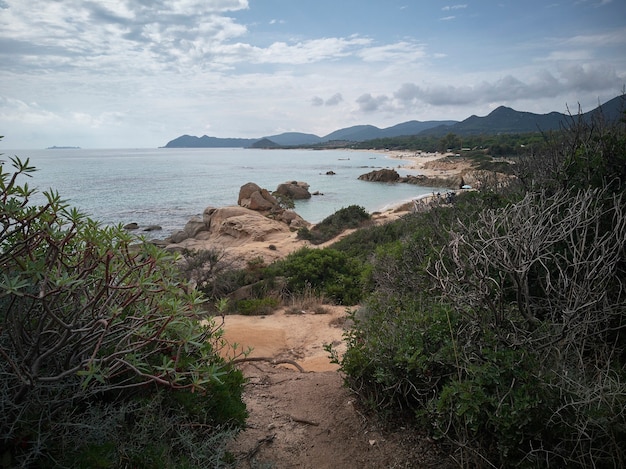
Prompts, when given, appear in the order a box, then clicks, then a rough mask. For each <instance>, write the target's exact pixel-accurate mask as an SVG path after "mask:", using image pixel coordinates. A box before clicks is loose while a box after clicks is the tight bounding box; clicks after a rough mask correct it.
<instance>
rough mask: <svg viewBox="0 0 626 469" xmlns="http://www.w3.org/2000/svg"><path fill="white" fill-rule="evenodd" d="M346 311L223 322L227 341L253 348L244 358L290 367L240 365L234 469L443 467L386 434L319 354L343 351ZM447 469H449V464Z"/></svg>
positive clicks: (424, 443) (426, 447) (424, 445)
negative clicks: (331, 348)
mask: <svg viewBox="0 0 626 469" xmlns="http://www.w3.org/2000/svg"><path fill="white" fill-rule="evenodd" d="M344 320H345V309H344V308H343V307H333V308H330V309H329V312H328V314H308V313H304V314H297V315H293V314H287V313H286V312H285V311H284V310H281V311H279V312H277V313H275V314H274V315H271V316H264V317H243V316H227V317H226V323H225V331H226V338H227V339H228V340H229V341H231V342H237V343H238V344H241V346H242V347H244V348H245V347H248V346H250V347H254V351H253V353H252V354H250V355H249V357H256V358H260V357H273V358H275V359H277V360H278V361H281V360H293V361H295V362H297V363H298V365H300V366H301V367H302V368H303V369H304V370H305V371H304V372H300V371H298V370H297V369H296V367H295V366H292V365H290V364H271V363H269V362H267V361H250V362H244V363H241V364H240V365H239V366H241V368H242V370H243V372H244V374H245V375H246V377H247V378H248V379H249V382H248V384H247V385H246V390H245V395H244V399H245V402H246V405H247V407H248V411H249V413H250V417H249V419H248V422H247V425H248V426H247V429H246V430H245V431H243V432H242V433H241V434H240V435H239V436H238V437H237V439H236V440H235V441H233V442H232V444H231V446H230V448H229V449H230V451H231V452H232V453H233V455H234V456H235V458H236V459H237V467H239V468H274V469H283V468H310V469H319V468H346V469H351V468H355V469H356V468H422V467H424V468H425V467H438V468H439V467H446V466H445V465H444V462H445V461H444V459H443V458H442V456H441V455H439V454H438V453H437V448H436V446H435V445H434V444H433V443H432V442H430V441H429V440H428V439H426V438H418V437H416V436H415V435H409V434H408V433H407V432H406V431H403V429H401V428H400V429H396V430H395V431H393V432H389V431H384V430H383V429H382V428H381V426H380V425H377V424H376V422H375V420H373V419H371V418H368V417H366V415H365V414H364V413H363V411H362V410H361V409H360V408H359V405H358V402H357V400H356V399H355V396H354V395H353V394H352V393H351V392H350V391H349V390H348V389H347V388H346V387H344V386H343V378H342V376H341V375H340V373H339V371H337V366H336V365H334V364H331V363H330V360H329V358H328V354H327V352H326V351H324V349H323V346H324V344H326V343H334V344H335V345H336V346H337V347H338V348H339V349H341V347H342V342H341V338H342V333H343V325H344V322H345V321H344ZM447 467H450V465H449V464H448V466H447Z"/></svg>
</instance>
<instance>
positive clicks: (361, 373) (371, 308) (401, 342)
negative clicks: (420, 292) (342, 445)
mask: <svg viewBox="0 0 626 469" xmlns="http://www.w3.org/2000/svg"><path fill="white" fill-rule="evenodd" d="M351 319H352V320H353V321H354V326H353V327H352V328H351V329H350V330H348V331H347V332H346V334H345V339H346V342H347V346H348V347H347V351H346V352H345V354H344V356H343V357H342V359H341V360H339V359H338V355H337V354H336V353H335V354H334V358H335V360H336V361H337V362H338V363H340V364H341V369H342V371H343V372H344V373H346V381H347V383H348V384H349V385H350V387H351V389H353V390H354V391H356V392H357V394H359V396H360V397H361V399H362V400H363V401H364V402H365V403H366V404H367V406H368V407H369V408H371V409H373V410H376V411H377V412H379V413H383V414H384V415H385V416H387V417H404V418H407V417H410V415H411V414H412V413H415V412H416V411H417V410H418V409H421V408H423V407H424V406H425V405H426V404H427V403H428V401H429V400H430V399H432V398H433V396H434V395H435V394H436V392H438V391H439V390H440V389H441V388H442V386H443V385H444V384H445V383H446V382H447V381H448V380H449V379H450V376H451V374H452V372H453V370H454V349H453V337H451V327H453V326H454V324H455V323H456V318H455V316H454V313H453V312H452V311H451V310H450V308H446V307H443V306H440V305H436V304H428V303H424V304H417V303H409V304H401V303H399V302H397V303H396V304H392V303H390V302H388V301H385V302H384V303H378V304H377V303H374V302H370V303H369V305H368V306H366V307H365V308H363V309H362V310H359V311H357V312H352V313H351Z"/></svg>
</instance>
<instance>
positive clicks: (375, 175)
mask: <svg viewBox="0 0 626 469" xmlns="http://www.w3.org/2000/svg"><path fill="white" fill-rule="evenodd" d="M359 179H360V180H362V181H371V182H397V181H398V180H399V179H400V175H399V174H398V172H397V171H396V170H395V169H378V170H376V171H372V172H369V173H367V174H362V175H360V176H359Z"/></svg>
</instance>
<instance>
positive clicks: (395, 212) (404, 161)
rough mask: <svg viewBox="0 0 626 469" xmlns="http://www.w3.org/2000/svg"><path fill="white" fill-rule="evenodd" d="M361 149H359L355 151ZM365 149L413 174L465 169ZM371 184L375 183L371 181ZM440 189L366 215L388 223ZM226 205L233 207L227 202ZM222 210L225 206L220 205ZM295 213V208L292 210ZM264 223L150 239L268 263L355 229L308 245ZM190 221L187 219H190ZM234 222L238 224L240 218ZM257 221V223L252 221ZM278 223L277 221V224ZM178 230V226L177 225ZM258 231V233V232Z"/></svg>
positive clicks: (433, 157)
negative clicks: (249, 228) (250, 228)
mask: <svg viewBox="0 0 626 469" xmlns="http://www.w3.org/2000/svg"><path fill="white" fill-rule="evenodd" d="M359 151H362V150H359ZM365 151H368V152H372V153H376V154H378V155H382V156H384V157H385V158H387V159H388V160H389V161H392V162H398V163H399V164H398V165H397V167H401V168H403V169H405V170H409V171H411V172H414V173H415V175H422V176H425V177H433V178H442V179H443V178H452V177H454V176H459V175H460V174H461V173H462V172H463V171H465V170H466V169H467V165H466V164H463V165H456V166H454V167H452V168H441V167H440V166H439V165H438V164H437V163H438V162H439V160H442V159H446V161H445V162H447V157H448V156H449V154H442V153H425V152H413V154H411V152H406V151H386V152H382V151H380V150H365ZM372 184H375V183H372ZM456 192H457V191H456V190H452V189H449V190H448V191H447V193H456ZM442 195H443V194H442V193H441V188H440V187H433V191H432V192H431V193H426V194H421V195H416V196H413V197H410V198H406V197H404V198H402V199H399V200H397V201H395V202H391V203H389V204H387V206H385V207H384V208H383V209H381V210H379V211H372V212H370V215H371V217H372V222H373V223H374V224H376V225H379V224H384V223H388V222H391V221H394V220H397V219H398V218H400V217H402V216H403V215H406V214H407V213H409V212H411V211H416V210H424V209H426V207H427V206H428V205H429V204H430V203H431V202H433V201H436V200H438V199H440V198H442ZM230 207H235V205H231V206H230ZM223 208H225V209H227V208H229V207H223ZM296 213H297V210H296ZM266 221H267V226H261V225H256V226H255V227H254V229H255V230H256V232H255V233H254V234H253V235H246V234H245V233H246V229H245V227H243V228H241V229H240V232H239V233H238V235H237V237H235V238H233V237H231V236H227V235H224V234H220V233H219V232H218V231H216V232H215V234H213V235H208V236H203V235H201V236H198V237H196V238H188V239H185V240H184V241H182V242H179V243H165V244H164V243H163V242H159V240H153V242H155V243H158V244H160V245H163V246H164V247H165V248H166V249H169V250H183V249H188V250H192V251H200V250H210V249H220V250H223V251H224V253H225V254H226V255H228V256H229V257H231V258H232V259H236V260H238V261H239V262H247V261H250V260H253V259H261V260H263V262H265V263H266V264H270V263H272V262H274V261H276V260H280V259H282V258H284V257H286V256H287V255H289V254H291V253H292V252H294V251H297V250H299V249H301V248H303V247H310V248H323V247H326V246H328V245H330V244H332V243H334V242H336V241H338V240H339V239H341V238H343V237H345V236H347V235H348V234H350V233H352V232H353V231H355V230H346V231H345V232H343V233H342V234H340V235H339V236H338V237H336V238H334V239H332V240H330V241H328V242H326V243H324V244H320V245H312V244H311V243H310V242H309V241H307V240H301V239H298V238H297V235H298V233H297V229H294V228H290V227H289V226H287V225H286V224H284V223H282V225H283V226H280V227H278V228H277V226H276V222H275V221H274V220H271V219H269V218H268V219H267V220H266ZM190 222H191V220H190ZM305 222H306V223H307V224H309V225H310V226H314V225H315V223H310V222H309V221H308V220H305ZM237 223H239V224H241V222H240V221H237ZM255 223H257V222H255ZM279 225H280V224H279ZM181 229H182V227H181ZM259 233H261V234H259Z"/></svg>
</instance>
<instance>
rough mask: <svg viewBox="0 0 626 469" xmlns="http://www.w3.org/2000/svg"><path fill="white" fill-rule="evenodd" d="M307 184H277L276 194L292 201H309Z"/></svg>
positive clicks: (309, 195)
mask: <svg viewBox="0 0 626 469" xmlns="http://www.w3.org/2000/svg"><path fill="white" fill-rule="evenodd" d="M309 187H310V186H309V184H307V183H306V182H302V181H289V182H285V183H283V184H279V185H278V187H277V188H276V192H277V193H278V194H281V195H284V196H287V197H289V198H291V199H293V200H301V199H310V198H311V193H310V192H309Z"/></svg>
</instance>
